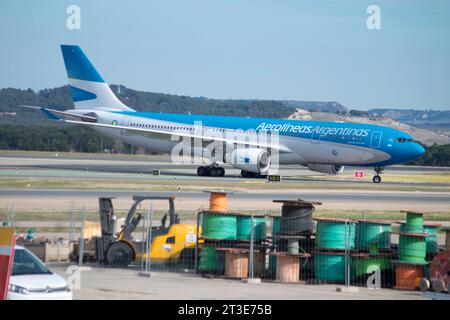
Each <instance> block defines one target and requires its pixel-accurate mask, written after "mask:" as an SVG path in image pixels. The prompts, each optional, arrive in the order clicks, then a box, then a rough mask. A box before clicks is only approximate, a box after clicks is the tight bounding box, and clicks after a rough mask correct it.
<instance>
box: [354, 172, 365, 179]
mask: <svg viewBox="0 0 450 320" xmlns="http://www.w3.org/2000/svg"><path fill="white" fill-rule="evenodd" d="M355 178H364V171H355Z"/></svg>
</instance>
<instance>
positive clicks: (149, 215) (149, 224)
mask: <svg viewBox="0 0 450 320" xmlns="http://www.w3.org/2000/svg"><path fill="white" fill-rule="evenodd" d="M146 216H147V243H146V246H145V250H146V259H145V272H150V267H151V263H152V258H151V257H150V253H151V251H150V246H151V245H152V236H153V235H152V227H153V203H151V204H150V210H147V214H146Z"/></svg>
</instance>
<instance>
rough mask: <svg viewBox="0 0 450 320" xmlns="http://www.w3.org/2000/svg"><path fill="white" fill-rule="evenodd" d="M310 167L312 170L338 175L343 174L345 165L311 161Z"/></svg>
mask: <svg viewBox="0 0 450 320" xmlns="http://www.w3.org/2000/svg"><path fill="white" fill-rule="evenodd" d="M308 169H309V170H311V171H316V172H320V173H326V174H331V175H337V174H341V173H342V172H343V171H344V166H339V165H334V164H315V163H309V164H308Z"/></svg>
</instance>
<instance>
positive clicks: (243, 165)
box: [227, 148, 270, 173]
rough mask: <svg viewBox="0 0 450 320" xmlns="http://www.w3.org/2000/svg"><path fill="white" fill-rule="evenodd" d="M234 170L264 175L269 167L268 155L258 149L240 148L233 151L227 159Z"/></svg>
mask: <svg viewBox="0 0 450 320" xmlns="http://www.w3.org/2000/svg"><path fill="white" fill-rule="evenodd" d="M227 163H230V164H231V165H232V166H233V167H234V168H237V169H241V170H244V171H248V172H253V173H264V172H266V171H267V170H269V167H270V155H269V153H268V152H267V151H265V150H263V149H258V148H241V149H236V150H233V152H232V153H231V155H230V156H229V157H228V159H227Z"/></svg>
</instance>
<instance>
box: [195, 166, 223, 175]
mask: <svg viewBox="0 0 450 320" xmlns="http://www.w3.org/2000/svg"><path fill="white" fill-rule="evenodd" d="M197 175H198V176H200V177H223V176H225V169H224V168H222V167H219V166H218V165H217V164H216V163H214V164H211V165H209V166H201V167H199V168H198V169H197Z"/></svg>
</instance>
